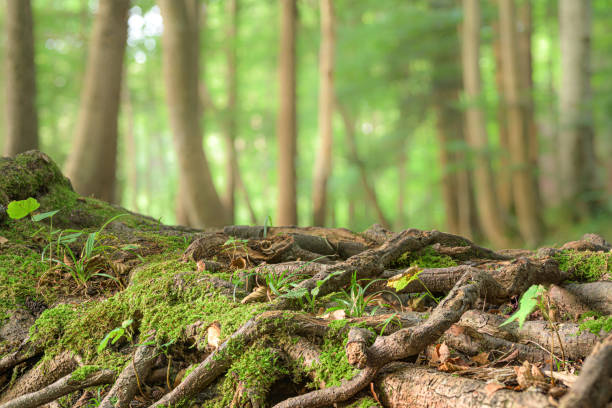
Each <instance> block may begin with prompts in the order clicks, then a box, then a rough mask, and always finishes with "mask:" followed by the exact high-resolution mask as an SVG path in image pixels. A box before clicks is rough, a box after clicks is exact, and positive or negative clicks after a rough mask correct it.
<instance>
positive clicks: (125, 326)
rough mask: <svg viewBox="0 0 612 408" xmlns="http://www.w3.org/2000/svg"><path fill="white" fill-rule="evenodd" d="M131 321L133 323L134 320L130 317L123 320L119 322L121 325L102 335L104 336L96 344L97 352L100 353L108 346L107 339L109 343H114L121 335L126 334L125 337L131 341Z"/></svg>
mask: <svg viewBox="0 0 612 408" xmlns="http://www.w3.org/2000/svg"><path fill="white" fill-rule="evenodd" d="M132 323H134V320H132V319H128V320H124V321H123V322H122V323H121V327H115V328H114V329H113V330H111V331H110V332H108V334H107V335H106V336H104V338H103V339H102V341H101V342H100V344H99V345H98V353H101V352H103V351H104V350H105V349H106V346H108V342H109V341H110V342H111V344H115V343H117V342H118V341H119V339H121V338H122V337H123V336H126V338H127V339H128V340H129V341H130V342H131V341H132V335H133V333H132V328H131V327H130V326H131V325H132Z"/></svg>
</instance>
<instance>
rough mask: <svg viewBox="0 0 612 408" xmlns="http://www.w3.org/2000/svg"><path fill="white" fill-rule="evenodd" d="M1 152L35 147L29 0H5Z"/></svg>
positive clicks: (32, 54) (34, 71) (34, 69)
mask: <svg viewBox="0 0 612 408" xmlns="http://www.w3.org/2000/svg"><path fill="white" fill-rule="evenodd" d="M4 17H5V18H4V26H5V30H6V31H5V33H6V55H5V70H4V73H5V78H4V85H5V87H6V89H5V97H6V99H5V103H6V118H5V121H6V137H5V142H4V143H5V144H4V154H5V155H6V156H14V155H16V154H17V153H21V152H25V151H26V150H31V149H38V114H37V111H36V68H35V65H34V24H33V22H32V5H31V3H30V0H6V13H5V16H4Z"/></svg>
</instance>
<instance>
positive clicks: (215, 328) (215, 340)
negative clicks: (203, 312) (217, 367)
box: [206, 322, 221, 350]
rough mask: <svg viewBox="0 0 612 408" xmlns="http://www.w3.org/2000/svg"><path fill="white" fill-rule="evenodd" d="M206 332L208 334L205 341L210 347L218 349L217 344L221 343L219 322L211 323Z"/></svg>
mask: <svg viewBox="0 0 612 408" xmlns="http://www.w3.org/2000/svg"><path fill="white" fill-rule="evenodd" d="M207 331H208V334H207V337H206V341H207V342H208V344H209V345H210V346H212V347H213V348H214V349H215V350H217V349H218V348H219V344H220V343H221V324H220V323H219V322H213V323H212V324H211V325H210V326H208V329H207Z"/></svg>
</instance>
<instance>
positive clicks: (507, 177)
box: [493, 22, 514, 214]
mask: <svg viewBox="0 0 612 408" xmlns="http://www.w3.org/2000/svg"><path fill="white" fill-rule="evenodd" d="M493 31H494V32H495V39H494V40H493V54H494V55H495V86H496V88H497V95H498V101H499V102H498V106H497V125H498V127H499V150H500V156H499V171H498V173H497V177H496V180H497V198H498V203H499V208H500V210H501V212H502V214H511V213H513V211H514V206H513V202H512V169H511V167H510V153H509V152H510V143H509V141H508V123H507V119H506V106H505V99H506V98H505V93H504V74H503V68H502V50H501V40H500V35H499V22H496V23H494V24H493Z"/></svg>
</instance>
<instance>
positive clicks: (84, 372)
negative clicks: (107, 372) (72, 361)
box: [70, 365, 102, 381]
mask: <svg viewBox="0 0 612 408" xmlns="http://www.w3.org/2000/svg"><path fill="white" fill-rule="evenodd" d="M101 369H102V367H100V366H96V365H84V366H80V367H79V368H77V369H76V370H74V371H73V372H72V374H71V375H70V378H72V379H73V380H74V381H83V380H85V379H86V378H87V377H89V376H90V375H91V374H93V373H96V372H98V371H100V370H101Z"/></svg>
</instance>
